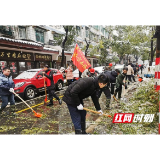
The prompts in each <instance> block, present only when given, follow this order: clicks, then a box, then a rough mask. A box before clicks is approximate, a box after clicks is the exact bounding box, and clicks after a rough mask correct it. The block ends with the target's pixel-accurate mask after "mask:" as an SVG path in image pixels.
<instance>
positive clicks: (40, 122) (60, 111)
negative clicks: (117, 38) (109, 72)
mask: <svg viewBox="0 0 160 160" xmlns="http://www.w3.org/2000/svg"><path fill="white" fill-rule="evenodd" d="M146 83H148V82H146ZM143 85H146V84H145V82H144V83H140V82H138V81H137V82H136V83H132V84H131V85H129V86H128V89H127V90H123V93H122V100H121V107H120V108H116V107H117V106H118V105H117V102H115V101H114V100H113V98H112V100H111V107H112V110H106V109H105V106H106V97H105V95H104V94H103V93H102V95H101V97H100V99H99V102H100V106H101V108H102V110H103V112H104V113H108V114H110V115H111V116H112V117H113V116H114V113H130V112H132V113H133V111H132V105H133V104H134V103H135V102H134V101H133V102H132V103H131V102H130V101H129V99H130V98H131V97H133V94H134V93H135V92H137V88H139V87H140V86H142V87H143ZM65 89H66V88H64V90H61V91H59V92H56V93H57V95H58V96H59V97H60V98H62V97H63V93H64V91H65ZM44 98H45V95H40V96H37V97H36V98H34V99H32V100H28V101H26V102H27V103H28V104H29V105H30V106H32V107H33V109H34V110H35V111H36V112H37V113H41V114H42V117H41V118H37V117H35V116H34V113H33V112H32V111H31V110H30V109H29V108H28V107H27V106H26V105H25V104H24V103H23V102H21V101H17V102H16V105H15V107H7V108H6V109H5V112H4V113H1V114H0V134H74V126H73V124H72V121H71V118H70V114H69V111H68V108H67V106H66V104H65V103H64V102H63V103H62V105H61V106H60V105H59V102H58V101H57V100H55V99H54V105H53V106H46V105H45V104H44ZM124 103H125V104H127V107H124ZM37 104H38V105H37ZM84 107H86V108H88V109H92V110H95V107H94V104H93V102H92V100H91V98H90V97H89V98H86V99H85V100H84ZM140 109H141V108H137V110H136V112H138V111H139V110H140ZM112 119H113V118H108V117H101V116H99V115H97V114H94V113H91V112H87V116H86V127H87V128H88V129H87V130H89V129H90V128H91V127H92V126H93V127H92V129H90V133H91V134H127V133H128V132H125V131H123V129H122V128H125V127H122V126H121V129H120V127H118V126H117V125H115V124H113V123H112ZM157 124H158V122H157ZM137 126H139V127H140V128H141V127H142V126H141V124H139V125H137ZM157 128H158V127H157ZM137 130H138V129H137ZM154 133H157V129H156V128H155V130H154Z"/></svg>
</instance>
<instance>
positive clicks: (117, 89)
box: [114, 68, 127, 99]
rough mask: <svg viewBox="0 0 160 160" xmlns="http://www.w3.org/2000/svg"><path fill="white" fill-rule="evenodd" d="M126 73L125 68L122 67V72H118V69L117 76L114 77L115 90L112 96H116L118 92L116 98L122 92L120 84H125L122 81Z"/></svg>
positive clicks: (119, 96)
mask: <svg viewBox="0 0 160 160" xmlns="http://www.w3.org/2000/svg"><path fill="white" fill-rule="evenodd" d="M126 74H127V68H123V73H120V71H118V77H117V79H116V90H115V93H114V97H116V95H117V93H118V98H119V99H120V98H121V94H122V85H124V86H125V83H124V82H123V80H124V78H125V77H126Z"/></svg>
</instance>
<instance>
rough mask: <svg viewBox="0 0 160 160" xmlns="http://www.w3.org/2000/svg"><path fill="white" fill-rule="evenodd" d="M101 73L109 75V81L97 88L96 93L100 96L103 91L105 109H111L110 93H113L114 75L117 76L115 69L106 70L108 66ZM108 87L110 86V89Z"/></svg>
mask: <svg viewBox="0 0 160 160" xmlns="http://www.w3.org/2000/svg"><path fill="white" fill-rule="evenodd" d="M103 73H104V74H105V75H106V76H108V77H109V83H108V84H107V85H106V86H105V87H104V88H102V89H99V90H98V91H97V95H98V97H99V98H100V96H101V94H102V92H103V93H104V94H105V96H106V109H111V108H110V101H111V94H114V86H115V83H116V77H117V76H118V74H117V72H116V71H110V70H108V68H107V70H105V71H104V72H103ZM109 88H111V91H110V89H109Z"/></svg>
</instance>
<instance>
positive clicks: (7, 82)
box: [0, 74, 15, 96]
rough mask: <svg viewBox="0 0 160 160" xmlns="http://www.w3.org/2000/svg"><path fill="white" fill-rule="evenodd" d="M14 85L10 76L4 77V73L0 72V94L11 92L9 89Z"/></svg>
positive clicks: (5, 94) (4, 94)
mask: <svg viewBox="0 0 160 160" xmlns="http://www.w3.org/2000/svg"><path fill="white" fill-rule="evenodd" d="M14 87H15V84H14V82H13V80H12V76H9V77H6V76H5V75H4V74H0V96H7V95H10V94H12V93H11V92H10V91H9V89H10V88H14Z"/></svg>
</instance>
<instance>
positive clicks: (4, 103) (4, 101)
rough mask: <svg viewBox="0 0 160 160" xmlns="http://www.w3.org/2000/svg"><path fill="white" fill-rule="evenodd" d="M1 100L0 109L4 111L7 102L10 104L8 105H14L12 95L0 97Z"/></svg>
mask: <svg viewBox="0 0 160 160" xmlns="http://www.w3.org/2000/svg"><path fill="white" fill-rule="evenodd" d="M1 99H2V105H1V109H4V108H5V107H6V106H7V105H8V102H10V105H15V100H14V94H10V95H8V96H1Z"/></svg>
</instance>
